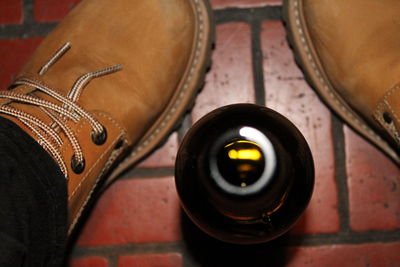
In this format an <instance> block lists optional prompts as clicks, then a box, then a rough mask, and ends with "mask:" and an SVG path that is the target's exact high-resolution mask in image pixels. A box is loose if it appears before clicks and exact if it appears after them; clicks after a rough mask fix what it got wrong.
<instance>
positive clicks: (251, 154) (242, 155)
mask: <svg viewBox="0 0 400 267" xmlns="http://www.w3.org/2000/svg"><path fill="white" fill-rule="evenodd" d="M228 156H229V158H230V159H240V160H260V159H261V156H262V155H261V153H260V151H258V150H257V149H240V150H236V149H231V150H229V152H228Z"/></svg>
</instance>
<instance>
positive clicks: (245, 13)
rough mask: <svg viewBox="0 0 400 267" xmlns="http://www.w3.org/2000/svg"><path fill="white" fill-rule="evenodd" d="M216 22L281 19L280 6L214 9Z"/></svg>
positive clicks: (249, 21)
mask: <svg viewBox="0 0 400 267" xmlns="http://www.w3.org/2000/svg"><path fill="white" fill-rule="evenodd" d="M214 17H215V22H216V24H222V23H228V22H248V23H251V22H253V21H263V20H281V19H282V7H281V6H264V7H254V8H226V9H217V10H214Z"/></svg>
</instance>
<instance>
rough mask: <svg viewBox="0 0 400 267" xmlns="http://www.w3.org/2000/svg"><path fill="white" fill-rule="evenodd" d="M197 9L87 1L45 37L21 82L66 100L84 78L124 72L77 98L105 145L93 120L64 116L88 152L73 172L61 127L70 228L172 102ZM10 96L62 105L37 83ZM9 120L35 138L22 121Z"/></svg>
mask: <svg viewBox="0 0 400 267" xmlns="http://www.w3.org/2000/svg"><path fill="white" fill-rule="evenodd" d="M193 9H194V7H193V3H192V1H188V0H169V1H164V0H146V1H143V0H113V1H109V0H85V1H83V2H81V4H79V5H78V6H77V7H76V8H75V9H74V10H73V11H72V12H71V13H70V14H69V15H68V16H67V17H66V18H65V19H64V20H63V21H62V23H60V25H59V26H58V27H57V28H56V29H55V30H54V31H53V32H52V33H51V34H49V36H48V37H47V38H46V39H44V40H43V42H42V43H41V45H40V46H39V48H38V49H37V50H36V52H35V53H34V55H33V56H32V58H31V59H30V61H29V62H28V64H27V65H26V66H25V67H24V68H23V70H22V72H21V73H20V75H19V79H24V78H28V79H29V80H30V81H35V82H37V83H38V84H40V85H42V86H46V87H49V88H52V89H53V90H54V91H56V92H57V93H59V94H60V95H63V96H67V95H68V94H69V93H70V91H71V88H73V86H74V84H76V82H77V81H78V79H79V78H80V77H84V75H85V74H88V73H91V72H95V71H98V70H101V69H104V68H107V67H111V66H116V65H118V64H120V65H121V66H122V69H121V70H116V71H113V72H111V73H108V74H105V75H101V76H99V77H95V78H93V79H91V80H90V81H89V82H88V83H87V84H86V85H85V86H83V87H82V89H81V90H79V92H76V99H75V100H74V102H76V103H77V104H78V105H79V106H81V107H82V108H83V109H84V110H86V111H88V112H89V113H90V114H91V115H92V116H93V117H94V118H95V119H96V120H98V121H99V122H100V123H101V125H103V126H104V128H105V129H106V131H107V139H106V142H105V143H104V144H102V145H96V144H95V143H94V142H93V141H92V138H91V135H92V131H93V129H92V127H91V125H90V124H89V123H88V121H87V120H85V119H80V120H79V121H78V122H77V123H75V122H72V121H70V120H68V119H65V118H63V117H61V119H63V120H65V123H66V124H67V125H68V126H69V127H70V128H71V129H72V131H73V132H74V134H76V136H77V139H78V141H79V144H80V146H81V148H82V151H83V155H84V157H85V169H84V171H83V173H81V174H76V173H74V171H73V170H72V168H71V164H70V162H71V158H72V157H73V154H74V152H73V149H72V146H71V144H70V142H68V139H67V136H66V135H65V134H64V133H63V132H62V131H60V129H59V128H57V127H55V130H56V131H57V132H58V133H59V135H60V137H61V138H62V140H63V144H62V146H61V152H62V156H63V159H64V161H65V163H66V166H67V168H68V176H67V178H68V196H69V218H70V221H69V223H70V224H71V223H74V222H75V220H76V218H77V217H79V213H80V212H81V211H82V207H83V206H84V205H85V204H86V201H87V200H88V195H90V194H91V193H92V190H93V187H94V184H96V183H97V182H98V180H99V177H101V176H103V175H104V174H105V173H106V172H107V171H108V169H109V167H110V166H111V164H112V163H113V162H114V161H115V160H116V159H117V158H119V157H121V155H122V154H123V153H125V151H126V150H127V148H128V147H132V146H133V145H134V144H135V143H136V142H137V141H138V140H139V138H140V137H141V136H142V135H143V134H144V133H145V132H146V131H147V130H148V129H149V127H151V126H152V124H153V122H154V121H155V120H156V119H157V117H158V116H159V115H160V113H161V112H162V111H163V110H164V109H165V108H166V106H167V105H168V103H169V101H170V99H171V97H172V96H173V93H174V91H175V90H176V88H177V86H178V84H179V83H180V81H181V78H182V74H183V73H185V71H186V69H187V68H188V62H189V58H190V56H191V54H190V53H191V51H192V50H193V49H192V48H193V46H194V43H195V41H196V40H195V31H196V28H195V19H194V11H193ZM66 43H70V46H71V47H70V49H68V51H66V52H65V53H64V54H63V55H62V56H60V57H59V58H58V59H57V60H56V61H55V62H54V63H53V64H52V65H51V66H50V67H49V68H48V69H47V70H46V71H45V72H44V73H43V74H39V70H40V69H41V68H42V67H43V65H45V64H46V63H48V62H49V59H50V58H51V57H52V56H53V55H54V54H55V53H57V51H59V49H60V48H61V47H63V45H64V44H66ZM12 92H15V93H20V94H26V95H31V96H34V97H38V98H40V99H45V100H48V101H50V102H52V103H55V104H57V105H60V102H59V101H57V100H56V99H54V97H51V96H49V95H47V94H45V93H43V92H41V91H38V90H36V89H35V86H30V85H20V86H18V87H16V88H15V89H13V90H12ZM4 103H8V105H9V106H11V107H13V108H17V109H19V110H22V111H24V112H27V113H29V114H31V115H33V116H35V117H37V118H39V119H41V120H42V121H43V122H45V123H46V124H47V125H49V126H54V125H53V120H52V118H51V117H49V116H48V114H46V113H45V112H43V109H41V108H39V107H35V106H32V105H27V104H21V103H19V102H11V103H10V102H9V100H8V99H0V104H4ZM3 116H5V117H7V118H9V119H11V120H13V121H15V122H16V123H17V124H18V125H19V126H20V127H21V128H23V129H24V130H25V131H27V132H28V133H29V134H30V135H31V136H32V137H33V138H35V139H37V136H36V135H35V134H34V133H33V132H32V130H31V129H29V127H27V126H26V125H25V124H24V123H21V121H19V120H17V119H15V118H14V117H12V116H8V115H3ZM53 128H54V127H53Z"/></svg>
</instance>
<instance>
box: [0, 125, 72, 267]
mask: <svg viewBox="0 0 400 267" xmlns="http://www.w3.org/2000/svg"><path fill="white" fill-rule="evenodd" d="M66 222H67V187H66V180H65V177H64V175H63V174H62V173H61V171H60V168H59V167H58V165H57V164H56V163H55V162H54V160H53V159H52V158H51V156H50V155H49V154H48V153H47V152H46V151H45V150H44V149H43V148H42V147H41V146H40V145H39V144H38V143H37V142H35V141H34V140H33V139H32V138H31V137H30V136H29V135H28V134H27V133H25V132H24V131H23V130H21V129H20V128H19V127H18V126H17V125H15V124H14V123H13V122H11V121H9V120H7V119H5V118H1V117H0V266H58V265H59V264H60V263H61V261H62V259H63V252H64V247H65V241H66Z"/></svg>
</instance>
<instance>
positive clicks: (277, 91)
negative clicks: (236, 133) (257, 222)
mask: <svg viewBox="0 0 400 267" xmlns="http://www.w3.org/2000/svg"><path fill="white" fill-rule="evenodd" d="M78 2H79V0H60V1H50V0H26V1H22V0H21V1H15V0H12V1H11V0H3V1H1V2H0V59H1V61H0V62H1V65H0V88H6V87H7V85H8V84H9V83H10V81H11V80H12V79H13V78H14V77H15V75H17V73H18V71H19V70H20V68H21V67H22V66H23V64H24V63H25V62H26V60H27V59H28V57H29V55H30V54H31V53H32V52H33V50H34V49H35V47H37V45H38V44H39V43H40V41H41V40H42V38H43V37H44V36H45V35H46V34H47V33H48V31H49V29H51V28H52V27H54V25H55V24H56V23H57V22H58V21H60V20H61V19H62V17H63V16H64V15H65V14H67V13H68V12H69V10H71V8H72V7H73V6H74V5H76V4H77V3H78ZM210 2H211V4H212V7H213V9H214V11H215V15H216V22H217V25H216V41H215V43H216V47H215V50H214V52H213V55H212V60H213V66H212V69H211V71H210V72H209V73H208V75H207V76H206V81H207V83H206V85H205V87H204V89H203V90H202V91H201V93H200V94H199V96H198V98H197V101H196V104H195V106H194V108H193V110H192V112H191V114H190V115H189V116H188V117H187V119H186V120H185V123H184V124H183V126H182V127H181V128H180V129H178V131H177V132H175V133H173V134H172V135H171V136H170V137H169V139H168V140H166V141H167V142H166V143H165V144H163V145H162V146H161V147H160V148H159V149H158V150H156V151H155V152H154V153H153V154H151V155H150V156H149V157H148V158H147V159H145V160H144V161H143V162H141V163H140V164H138V166H137V167H136V168H135V169H134V170H131V171H129V172H127V173H126V174H124V177H123V179H121V180H120V181H118V182H116V183H115V184H113V185H112V186H111V187H110V188H109V189H108V190H106V192H105V193H104V194H103V195H102V197H101V198H100V199H99V201H98V202H97V203H96V205H95V207H94V209H93V211H92V212H91V214H90V216H89V218H88V220H87V222H86V223H85V224H84V226H83V227H82V229H81V232H80V235H79V236H78V238H77V241H76V242H75V243H74V244H73V248H72V250H71V252H70V254H68V258H69V260H70V261H69V266H71V267H81V266H94V267H96V266H101V267H103V266H110V267H117V266H138V267H156V266H164V267H170V266H178V267H179V266H219V267H220V266H269V264H268V263H269V262H272V263H271V266H295V267H298V266H300V267H302V266H345V267H347V266H349V267H350V266H351V267H353V266H356V267H358V266H378V267H381V266H383V267H386V266H390V267H391V266H399V262H400V258H399V255H400V253H399V252H400V243H399V242H400V198H399V194H398V190H399V188H400V180H399V177H400V172H399V169H398V167H396V166H395V165H393V164H392V163H391V161H390V160H388V159H387V158H386V157H385V156H384V155H383V154H382V153H381V152H379V151H378V150H377V149H375V148H374V147H372V146H371V145H370V144H368V143H367V142H365V141H364V140H363V139H362V138H360V137H359V136H358V135H357V134H355V133H354V132H353V131H352V130H351V129H349V128H347V127H343V125H342V123H341V122H340V121H339V120H338V119H336V118H335V117H334V116H332V114H331V112H330V111H329V110H328V109H327V108H326V107H325V106H324V105H323V104H322V103H321V101H320V100H319V99H318V97H317V96H316V95H315V94H314V92H313V91H312V90H311V89H310V87H309V86H308V85H307V83H306V82H305V81H304V78H303V75H302V73H301V71H300V70H299V69H298V68H297V67H296V65H295V63H294V60H293V57H292V53H291V50H290V49H289V47H288V45H287V42H286V39H285V31H284V27H283V24H282V21H280V20H279V18H280V14H281V9H280V8H281V4H282V1H280V0H211V1H210ZM237 102H247V103H259V104H265V105H267V106H268V107H271V108H273V109H276V110H277V111H279V112H281V113H282V114H284V115H285V116H287V117H288V118H289V119H290V120H292V121H293V123H294V124H295V125H296V126H297V127H298V128H299V129H300V130H301V131H302V132H303V134H304V135H305V137H306V139H307V141H308V142H309V144H310V147H311V150H312V152H313V155H314V159H315V168H316V185H315V192H314V195H313V198H312V200H311V203H310V205H309V207H308V209H307V210H306V212H305V214H304V215H303V217H302V218H301V219H300V221H299V222H298V224H297V225H296V226H295V227H294V228H293V230H291V231H290V232H289V233H288V234H287V235H286V236H284V237H282V238H280V239H278V240H276V241H273V242H271V243H268V244H261V245H256V246H245V247H241V246H235V245H230V244H223V243H221V242H218V241H216V240H212V239H211V238H209V237H206V236H205V235H204V234H202V233H200V232H199V230H198V229H197V228H196V227H195V226H193V225H192V224H191V223H190V222H189V221H188V219H187V218H186V217H185V216H183V215H182V214H181V210H180V208H179V199H178V196H177V194H176V190H175V187H174V181H173V166H174V161H175V156H176V152H177V149H178V145H179V142H180V140H181V138H182V136H183V133H184V132H186V131H187V129H188V128H189V127H190V124H191V123H194V122H196V121H197V120H198V119H199V118H200V117H201V116H203V115H205V114H206V113H207V112H209V111H211V110H213V109H214V108H217V107H220V106H222V105H226V104H230V103H237ZM188 232H189V234H188ZM190 233H191V234H192V235H191V234H190ZM195 233H197V234H195ZM275 263H279V264H275Z"/></svg>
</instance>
